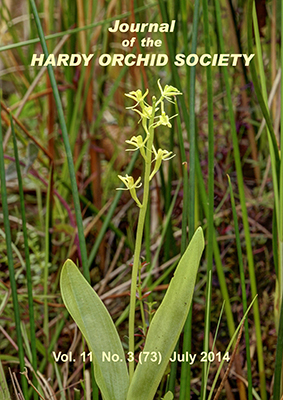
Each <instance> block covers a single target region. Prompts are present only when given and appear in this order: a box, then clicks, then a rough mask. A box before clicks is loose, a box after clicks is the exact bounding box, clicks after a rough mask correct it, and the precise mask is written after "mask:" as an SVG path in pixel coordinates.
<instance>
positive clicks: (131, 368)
mask: <svg viewBox="0 0 283 400" xmlns="http://www.w3.org/2000/svg"><path fill="white" fill-rule="evenodd" d="M155 102H156V99H155V97H153V98H152V115H151V118H150V122H149V129H148V133H149V139H148V143H147V152H146V161H145V172H144V192H143V202H142V207H141V208H140V213H139V221H138V228H137V235H136V244H135V252H134V263H133V270H132V283H131V298H130V315H129V352H130V353H133V355H134V352H135V337H134V333H135V332H134V331H135V310H136V291H137V276H138V268H139V263H140V253H141V245H142V237H143V229H144V223H145V216H146V210H147V204H148V196H149V175H150V169H151V148H152V144H153V138H154V128H153V121H154V115H155ZM145 124H146V118H144V117H143V126H144V125H145ZM134 369H135V366H134V362H132V363H130V365H129V374H130V382H131V380H132V378H133V374H134Z"/></svg>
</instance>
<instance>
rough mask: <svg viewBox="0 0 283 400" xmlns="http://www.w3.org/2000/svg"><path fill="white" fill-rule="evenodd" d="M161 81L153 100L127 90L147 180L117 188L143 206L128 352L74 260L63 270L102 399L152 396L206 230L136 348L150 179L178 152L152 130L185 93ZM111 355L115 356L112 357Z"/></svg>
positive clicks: (188, 297) (165, 122)
mask: <svg viewBox="0 0 283 400" xmlns="http://www.w3.org/2000/svg"><path fill="white" fill-rule="evenodd" d="M158 87H159V89H160V92H161V95H160V97H159V99H158V100H157V99H156V97H152V104H151V105H150V104H148V103H147V102H146V100H145V99H146V97H147V95H148V90H146V92H145V93H144V94H143V93H142V91H141V90H140V89H138V90H136V91H131V92H130V93H129V94H126V96H127V97H129V98H130V99H132V100H134V101H135V104H134V105H133V106H131V107H128V109H131V110H133V111H135V112H136V113H138V114H139V116H140V117H141V122H142V127H143V130H144V137H142V135H138V136H133V137H132V138H131V139H130V140H126V143H127V144H128V145H130V146H133V147H131V148H129V149H126V151H139V152H140V154H141V156H142V158H143V161H144V174H143V182H142V178H141V177H139V178H138V179H137V180H136V181H135V180H134V178H133V177H132V176H129V175H125V176H122V175H118V178H119V179H120V180H121V181H122V182H123V183H124V185H125V187H124V188H119V189H118V190H129V192H130V194H131V196H132V198H133V200H134V201H135V203H136V205H137V206H138V207H139V217H138V226H137V232H136V241H135V251H134V261H133V268H132V280H131V295H130V311H129V349H128V352H127V354H126V357H125V354H124V351H123V347H122V344H121V341H120V339H119V335H118V332H117V330H116V328H115V325H114V323H113V320H112V318H111V316H110V314H109V313H108V311H107V309H106V307H105V306H104V304H103V303H102V301H101V300H100V298H99V296H98V295H97V294H96V292H95V291H94V290H93V289H92V287H91V286H90V285H89V283H88V282H87V281H86V279H85V278H84V277H83V275H82V274H81V273H80V272H79V269H78V268H77V267H76V266H75V264H74V263H73V262H72V261H71V260H67V261H66V262H65V264H64V266H63V268H62V272H61V279H60V286H61V293H62V298H63V301H64V303H65V305H66V308H67V309H68V311H69V313H70V314H71V316H72V317H73V319H74V320H75V322H76V323H77V325H78V327H79V329H80V330H81V332H82V334H83V336H84V337H85V339H86V341H87V343H88V346H89V349H90V351H91V353H92V361H93V362H94V372H95V379H96V382H97V384H98V386H99V389H100V391H101V394H102V398H103V400H152V399H153V398H154V396H155V393H156V391H157V389H158V386H159V383H160V381H161V379H162V376H163V375H164V373H165V370H166V367H167V365H168V362H169V359H170V357H171V354H172V352H173V350H174V348H175V346H176V343H177V341H178V338H179V336H180V334H181V331H182V329H183V326H184V323H185V321H186V318H187V315H188V312H189V309H190V305H191V301H192V296H193V291H194V285H195V280H196V275H197V271H198V266H199V262H200V258H201V255H202V252H203V248H204V239H203V232H202V229H201V228H198V229H197V230H196V232H195V234H194V236H193V238H192V239H191V242H190V244H189V246H188V247H187V249H186V251H185V252H184V254H183V256H182V258H181V259H180V261H179V264H178V266H177V268H176V271H175V274H174V277H173V278H172V279H171V282H170V284H169V287H168V289H167V292H166V294H165V296H164V299H163V301H162V303H161V305H160V306H159V308H158V309H157V311H156V313H155V314H154V316H153V318H152V319H151V322H150V325H149V327H148V329H147V334H146V338H145V344H144V348H143V350H142V352H140V353H139V354H136V353H135V350H136V348H135V328H136V326H135V320H136V318H135V317H136V294H137V289H138V288H137V285H138V284H137V282H140V275H139V272H140V267H141V251H142V238H143V230H144V224H145V216H146V210H147V205H148V201H149V190H150V182H151V180H152V178H153V177H154V176H155V174H157V173H158V171H159V169H160V166H161V164H162V162H163V161H167V160H170V159H171V158H172V157H174V154H172V152H171V151H168V150H166V149H158V150H156V148H155V146H154V134H155V130H156V129H158V128H159V127H161V126H167V127H168V128H171V127H172V124H171V122H170V121H171V120H172V119H173V118H174V117H176V115H173V116H168V115H167V114H166V112H165V102H166V101H168V102H171V103H174V99H175V96H179V95H181V94H182V93H181V92H180V91H179V90H178V89H176V88H174V87H173V86H169V85H166V86H165V87H164V88H162V86H161V84H160V81H158ZM158 112H159V113H158ZM142 186H143V195H142V199H139V198H138V195H137V192H136V189H138V188H141V187H142ZM143 322H144V321H143ZM144 331H145V330H144ZM144 333H145V332H144ZM103 354H104V355H105V354H107V355H108V357H109V359H111V361H110V362H105V357H104V358H103ZM111 355H115V357H114V358H111ZM136 359H137V360H138V362H137V364H138V365H137V366H136V361H135V360H136ZM116 360H118V361H119V362H117V361H116ZM127 362H128V364H129V369H128V368H127ZM172 399H173V394H172V393H171V392H167V393H166V395H165V397H164V400H172Z"/></svg>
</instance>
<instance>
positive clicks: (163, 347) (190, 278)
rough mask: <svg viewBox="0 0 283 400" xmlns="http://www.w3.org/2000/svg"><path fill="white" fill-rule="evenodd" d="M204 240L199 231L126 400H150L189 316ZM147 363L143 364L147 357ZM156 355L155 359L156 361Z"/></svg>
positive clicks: (166, 299) (153, 328)
mask: <svg viewBox="0 0 283 400" xmlns="http://www.w3.org/2000/svg"><path fill="white" fill-rule="evenodd" d="M203 249H204V238H203V232H202V229H201V228H198V229H197V230H196V232H195V234H194V236H193V238H192V240H191V242H190V244H189V246H188V247H187V249H186V251H185V253H184V254H183V256H182V258H181V260H180V262H179V264H178V266H177V268H176V271H175V274H174V276H173V278H172V279H171V282H170V284H169V287H168V289H167V292H166V294H165V296H164V299H163V301H162V303H161V305H160V306H159V308H158V310H157V311H156V314H155V315H154V317H153V319H152V322H151V324H150V327H149V330H148V333H147V337H146V340H145V346H144V349H143V353H142V354H140V361H141V362H139V364H138V366H137V369H136V371H135V373H134V376H133V380H132V382H131V384H130V387H129V391H128V395H127V400H133V399H135V400H152V399H153V398H154V395H155V393H156V390H157V388H158V385H159V383H160V381H161V379H162V376H163V374H164V372H165V369H166V366H167V364H168V361H169V358H170V357H171V354H172V352H173V350H174V348H175V346H176V343H177V341H178V338H179V336H180V334H181V331H182V329H183V326H184V324H185V321H186V318H187V316H188V313H189V310H190V306H191V302H192V297H193V292H194V286H195V281H196V276H197V271H198V267H199V262H200V258H201V255H202V252H203ZM147 354H148V357H147V359H146V360H145V357H146V355H147ZM155 355H156V358H157V359H156V358H155Z"/></svg>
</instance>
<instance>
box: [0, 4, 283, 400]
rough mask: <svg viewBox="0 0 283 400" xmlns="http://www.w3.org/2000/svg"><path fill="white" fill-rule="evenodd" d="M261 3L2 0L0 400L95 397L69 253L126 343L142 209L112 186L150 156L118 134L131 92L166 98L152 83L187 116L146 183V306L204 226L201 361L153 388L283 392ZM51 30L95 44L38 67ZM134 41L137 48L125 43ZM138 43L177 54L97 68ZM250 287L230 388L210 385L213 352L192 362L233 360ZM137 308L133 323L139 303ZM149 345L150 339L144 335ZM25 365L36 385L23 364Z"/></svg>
mask: <svg viewBox="0 0 283 400" xmlns="http://www.w3.org/2000/svg"><path fill="white" fill-rule="evenodd" d="M255 3H256V4H253V1H251V0H249V1H248V2H246V1H243V0H235V1H232V0H226V1H225V0H215V1H210V2H208V1H207V0H203V1H200V0H195V1H189V0H180V1H178V2H174V1H173V0H167V1H164V0H159V1H157V2H155V1H153V0H147V1H145V2H141V1H140V0H135V1H134V0H121V1H115V0H111V1H107V0H93V1H91V0H76V1H72V0H60V1H54V0H39V1H37V2H36V4H35V3H34V1H33V0H31V1H30V3H29V2H27V1H25V0H23V1H21V2H18V1H14V0H1V3H0V82H1V92H2V96H1V127H2V133H1V135H0V138H1V143H0V144H1V146H0V147H1V149H0V151H1V153H0V163H1V166H0V169H1V198H0V200H1V212H0V235H1V239H0V318H1V324H0V349H1V350H0V373H1V378H0V381H1V385H0V386H1V387H0V399H5V400H6V399H9V398H13V399H14V398H16V399H26V400H27V399H32V398H34V399H37V398H44V399H45V400H47V399H51V398H52V399H55V398H56V399H81V398H84V399H87V400H88V399H91V398H92V399H98V398H99V393H98V390H97V388H96V386H95V383H94V381H93V379H92V368H91V363H90V362H89V358H87V360H86V363H83V360H82V357H78V355H80V354H81V353H82V352H83V351H86V352H87V349H86V348H85V345H84V343H83V340H82V338H81V334H80V332H79V331H78V330H77V329H76V326H75V324H74V323H73V321H72V319H71V318H70V317H69V315H68V313H67V312H66V310H65V308H64V305H63V304H62V299H61V296H60V291H59V276H60V270H61V267H62V265H63V263H64V261H65V260H66V259H67V258H71V259H73V260H74V261H75V262H76V263H78V265H80V267H82V266H83V268H82V271H84V274H88V273H89V274H90V279H91V283H92V285H93V286H94V288H95V289H96V290H97V291H98V294H99V295H100V296H101V299H102V300H103V301H104V302H105V304H106V306H107V308H108V310H109V312H110V313H111V315H112V317H113V319H114V321H115V323H116V326H117V327H118V330H119V333H120V337H121V340H122V342H123V346H124V347H125V351H127V346H128V342H127V337H126V335H127V318H126V317H127V305H128V303H129V285H130V274H131V260H132V255H133V248H134V241H135V230H136V221H137V213H138V209H137V207H136V206H135V204H134V202H133V200H132V199H131V197H130V195H129V193H128V192H121V191H116V188H117V187H120V185H121V183H120V182H119V180H118V177H117V175H118V174H120V173H121V171H123V172H124V171H126V173H131V174H132V175H133V176H134V177H135V176H139V174H140V168H141V161H140V159H139V158H137V153H128V152H125V146H126V145H125V140H127V139H129V138H130V137H131V136H133V135H138V134H141V132H142V130H141V127H140V126H139V125H138V124H137V123H138V115H137V114H136V113H134V112H133V111H132V110H129V109H127V108H126V107H129V106H132V104H130V102H129V99H127V98H126V97H125V96H124V94H125V93H128V92H130V91H132V90H137V89H141V90H142V91H143V92H145V90H146V89H147V88H148V89H149V90H150V95H154V94H156V95H158V86H157V80H158V79H160V80H161V84H162V86H164V85H165V84H172V85H173V86H175V87H176V88H178V89H179V90H180V91H182V93H183V96H179V97H178V110H177V111H176V109H175V106H174V105H172V110H171V115H173V114H176V113H177V112H178V113H179V117H178V118H176V119H174V120H172V125H173V129H172V130H169V129H168V128H166V127H164V129H163V131H162V134H161V135H159V136H158V137H157V138H156V146H158V145H159V146H160V145H163V146H164V148H166V149H168V150H170V151H173V152H174V153H175V154H176V157H174V158H173V159H171V160H169V161H167V163H166V164H165V167H164V168H161V170H160V173H159V174H158V176H156V177H155V178H154V179H153V181H152V186H151V201H150V207H149V208H148V214H147V222H146V229H145V235H144V246H143V253H142V256H143V257H144V261H145V262H146V263H149V267H147V266H146V267H145V274H146V268H153V269H154V276H153V277H151V279H149V280H148V281H147V288H144V290H145V292H147V291H150V292H151V294H150V297H149V298H145V299H144V301H147V303H148V304H147V305H146V307H147V312H148V316H149V315H150V313H151V312H154V308H156V307H157V306H158V304H159V303H160V300H161V299H162V297H163V295H164V290H165V289H166V287H167V285H168V281H169V278H170V276H171V275H172V274H173V270H174V268H175V265H176V262H177V260H178V259H179V256H180V254H181V253H182V252H183V251H184V249H185V247H186V245H187V243H188V241H189V239H190V237H191V236H192V234H193V232H194V230H195V228H196V227H197V226H199V225H200V226H202V227H203V229H204V233H205V237H206V251H205V254H204V256H203V259H202V262H201V267H200V270H199V276H198V279H197V285H196V288H195V296H194V301H193V306H192V310H191V313H190V317H189V318H188V321H187V323H186V327H185V330H184V335H182V336H181V338H180V343H179V347H178V349H176V350H177V351H178V353H180V354H181V353H183V354H185V352H189V353H192V354H197V355H198V360H197V362H196V363H194V364H193V365H192V366H191V367H190V366H189V365H188V363H175V364H174V363H172V364H171V367H170V368H169V367H168V374H169V372H170V375H168V374H166V376H164V379H163V381H162V384H161V386H160V390H159V391H158V393H157V395H156V399H160V398H161V397H162V396H163V395H164V393H165V392H166V390H165V389H166V388H167V389H169V388H170V390H172V391H173V392H174V393H175V398H176V399H190V398H191V399H208V398H211V396H219V395H220V397H219V398H221V399H228V400H232V399H240V400H244V399H247V398H248V399H249V400H250V399H252V398H256V399H262V400H265V399H271V398H273V399H274V400H279V399H280V398H281V396H282V390H281V383H280V382H281V366H282V346H283V332H282V323H280V315H281V314H280V312H281V298H282V287H283V285H282V275H283V274H282V272H283V266H282V259H283V256H282V253H283V250H282V249H283V245H282V243H283V227H282V225H283V218H282V215H283V213H282V207H283V201H282V196H283V192H282V188H283V182H282V179H283V173H282V169H283V164H282V162H281V158H280V135H279V133H280V123H281V119H282V116H283V112H282V110H281V102H280V77H281V68H280V66H281V64H282V60H281V58H280V57H281V54H280V47H281V46H280V45H281V32H282V29H281V24H282V18H281V2H280V1H279V0H278V1H276V0H271V1H265V0H259V1H256V2H255ZM36 10H37V12H38V17H39V18H38V21H40V23H41V27H42V28H40V27H39V24H38V23H37V24H36V14H37V13H36ZM118 19H119V20H121V21H123V22H127V23H137V22H157V23H162V22H171V21H172V20H173V19H175V20H176V27H175V30H174V32H173V33H168V34H166V33H160V32H158V33H150V34H149V33H131V34H129V33H121V32H117V33H114V34H113V33H112V34H111V33H110V32H109V31H108V27H110V25H111V24H112V23H113V21H115V20H118ZM40 29H42V31H41V30H40ZM43 33H44V36H45V40H46V44H47V48H48V51H49V53H54V54H59V53H67V54H74V53H75V54H80V53H83V54H89V53H94V57H93V59H92V61H91V63H90V65H89V66H88V67H84V66H83V65H80V66H77V67H54V68H53V72H52V68H49V71H48V72H49V75H48V74H47V69H46V68H40V67H31V66H30V63H31V58H32V55H33V54H34V53H38V54H39V53H42V52H43V50H44V36H43ZM40 34H42V35H41V39H40V40H39V37H40ZM132 36H136V38H137V40H136V43H135V46H134V47H133V49H130V48H124V47H122V45H121V43H122V41H123V40H124V39H129V38H130V37H132ZM145 36H148V37H152V38H153V39H154V40H156V39H161V40H162V46H161V47H158V48H154V47H147V48H143V47H141V46H140V40H141V39H142V38H143V37H145ZM131 51H134V52H135V53H136V54H140V53H141V54H146V53H161V54H167V55H168V57H169V62H168V63H167V65H165V66H163V67H156V66H143V65H141V66H131V67H127V66H107V67H102V66H100V65H99V63H98V59H99V56H100V55H101V54H104V53H109V54H111V55H113V54H115V53H124V54H127V53H129V52H131ZM178 53H183V54H186V55H187V54H190V53H196V54H198V55H201V54H204V53H210V54H219V53H226V54H237V53H240V54H242V53H245V54H251V53H255V54H256V56H255V58H254V60H253V61H252V63H251V65H250V67H249V68H247V67H245V66H244V65H243V63H241V62H239V63H238V64H237V66H236V67H232V66H231V65H229V66H228V67H217V66H215V67H210V66H209V67H205V68H204V67H202V66H200V65H199V64H198V65H196V66H195V67H189V66H186V65H185V66H183V67H176V66H175V65H174V63H173V61H174V58H175V54H178ZM13 133H14V134H15V136H13ZM13 137H14V141H13ZM17 154H18V157H19V160H18V159H17ZM16 167H18V170H20V172H21V175H22V182H20V181H19V180H18V179H17V168H16ZM227 175H229V176H230V182H231V185H230V188H229V180H228V178H227ZM5 182H6V183H5ZM140 190H142V189H140ZM233 200H234V201H235V202H233ZM77 228H78V229H77ZM84 238H85V239H84ZM145 276H146V275H144V278H145ZM256 294H257V295H258V298H257V299H256V301H255V303H254V305H253V308H252V311H251V312H250V313H249V315H248V318H247V320H246V322H245V328H244V332H245V335H243V336H242V337H240V336H239V338H238V341H237V342H235V341H234V344H233V347H234V349H235V351H234V353H233V357H232V361H233V362H230V366H229V368H230V370H229V371H228V372H229V377H228V378H227V376H225V375H224V373H225V370H227V368H228V365H229V364H228V363H227V362H226V363H224V366H223V368H221V374H220V375H221V377H220V379H221V378H224V380H223V383H224V382H225V383H224V389H223V390H222V391H221V393H219V394H217V395H216V390H213V387H212V382H213V379H214V376H215V373H216V370H217V367H218V364H219V363H218V359H217V357H216V356H215V355H214V356H213V357H212V356H211V357H212V358H213V359H214V361H213V362H212V363H211V365H210V364H209V363H201V362H200V357H199V355H200V354H201V352H202V351H206V352H210V351H212V353H211V354H212V355H213V354H216V353H217V352H218V351H220V352H221V354H225V349H226V347H227V345H228V343H229V341H230V339H231V337H232V336H233V334H234V332H235V327H237V326H238V324H239V323H240V321H241V318H242V316H243V314H244V312H245V310H246V309H247V305H249V304H250V303H251V301H252V300H253V299H254V297H255V296H256ZM155 302H156V303H155ZM223 305H224V308H223ZM136 315H137V324H136V325H137V326H138V325H139V323H140V322H139V318H140V315H139V310H137V314H136ZM214 339H215V345H214V347H213V340H214ZM139 340H140V342H139V345H141V346H142V343H143V337H140V338H139ZM212 349H213V350H212ZM137 350H139V349H137ZM53 351H54V352H55V353H56V354H58V353H59V352H60V351H61V352H62V353H69V352H70V351H72V353H73V354H75V355H76V358H77V361H76V362H75V363H71V362H65V363H63V362H61V363H60V362H59V363H57V362H55V360H54V356H53V354H52V352H53ZM232 351H233V349H231V351H230V355H231V354H232ZM213 352H214V353H213ZM24 365H25V366H26V367H27V369H28V373H29V378H30V379H31V380H32V382H33V383H32V384H33V385H34V386H35V387H37V389H38V391H39V394H38V393H37V392H36V391H35V390H34V388H33V387H32V386H31V382H30V381H29V382H27V380H26V378H25V377H24V376H21V375H20V374H19V371H23V367H24ZM208 366H209V367H210V369H208ZM33 369H34V370H36V371H38V372H37V377H35V376H34V374H33V373H32V370H33ZM17 384H19V386H18V387H17V386H16V385H17ZM219 384H220V380H219V381H218V386H219ZM21 392H22V394H21ZM215 398H217V397H215Z"/></svg>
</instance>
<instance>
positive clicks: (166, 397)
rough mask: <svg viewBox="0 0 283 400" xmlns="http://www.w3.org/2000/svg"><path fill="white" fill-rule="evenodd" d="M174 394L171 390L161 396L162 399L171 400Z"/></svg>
mask: <svg viewBox="0 0 283 400" xmlns="http://www.w3.org/2000/svg"><path fill="white" fill-rule="evenodd" d="M173 399H174V396H173V393H172V392H167V393H166V395H165V396H164V397H163V400H173Z"/></svg>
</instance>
